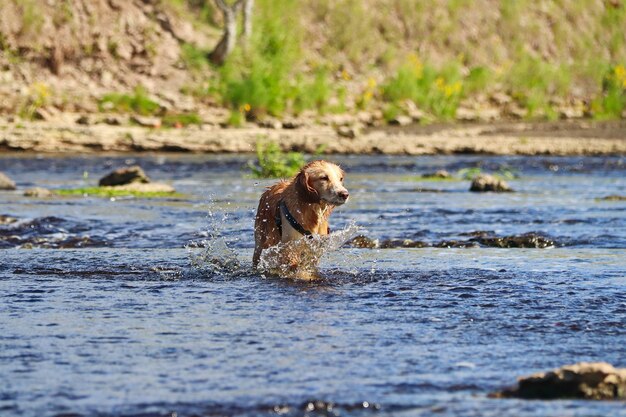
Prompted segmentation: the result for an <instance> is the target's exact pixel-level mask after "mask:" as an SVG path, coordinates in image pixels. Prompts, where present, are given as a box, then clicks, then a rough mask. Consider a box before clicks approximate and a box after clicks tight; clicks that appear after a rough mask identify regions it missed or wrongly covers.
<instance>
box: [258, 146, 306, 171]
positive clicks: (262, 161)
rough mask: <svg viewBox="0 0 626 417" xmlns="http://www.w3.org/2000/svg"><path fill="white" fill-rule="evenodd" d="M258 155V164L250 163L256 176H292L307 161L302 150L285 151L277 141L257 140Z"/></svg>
mask: <svg viewBox="0 0 626 417" xmlns="http://www.w3.org/2000/svg"><path fill="white" fill-rule="evenodd" d="M256 156H257V161H256V164H252V163H249V164H248V168H249V169H250V170H251V171H252V175H253V176H254V177H256V178H288V177H292V176H294V175H295V174H296V173H297V172H298V170H299V169H300V168H301V167H302V166H303V165H304V164H305V163H306V160H305V158H304V155H303V154H302V153H301V152H283V151H281V149H280V147H279V146H278V144H276V143H275V142H269V143H265V142H262V141H259V142H257V144H256Z"/></svg>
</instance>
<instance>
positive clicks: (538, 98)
mask: <svg viewBox="0 0 626 417" xmlns="http://www.w3.org/2000/svg"><path fill="white" fill-rule="evenodd" d="M503 82H504V84H505V86H506V87H507V89H508V90H509V91H510V93H511V96H512V97H513V98H514V99H515V100H517V102H518V103H519V104H520V105H521V106H522V107H524V108H526V110H528V117H534V116H538V115H542V113H543V115H544V116H548V117H549V116H550V115H552V116H556V113H555V112H554V111H553V110H552V107H551V104H550V99H551V98H553V97H565V96H567V95H568V94H569V92H570V89H571V84H572V71H571V68H570V66H568V65H564V64H563V65H561V64H552V63H549V62H546V61H543V60H540V59H537V58H532V57H530V56H524V57H523V58H522V59H521V60H520V61H519V62H517V63H516V64H515V65H513V66H511V67H510V68H509V69H508V71H507V72H506V74H505V75H504V80H503Z"/></svg>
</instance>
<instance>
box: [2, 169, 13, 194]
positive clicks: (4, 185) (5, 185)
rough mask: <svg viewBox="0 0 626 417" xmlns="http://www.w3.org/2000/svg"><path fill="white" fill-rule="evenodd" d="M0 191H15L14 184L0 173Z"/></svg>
mask: <svg viewBox="0 0 626 417" xmlns="http://www.w3.org/2000/svg"><path fill="white" fill-rule="evenodd" d="M0 190H15V182H13V180H12V179H11V178H9V177H7V176H6V175H5V174H4V173H2V172H0Z"/></svg>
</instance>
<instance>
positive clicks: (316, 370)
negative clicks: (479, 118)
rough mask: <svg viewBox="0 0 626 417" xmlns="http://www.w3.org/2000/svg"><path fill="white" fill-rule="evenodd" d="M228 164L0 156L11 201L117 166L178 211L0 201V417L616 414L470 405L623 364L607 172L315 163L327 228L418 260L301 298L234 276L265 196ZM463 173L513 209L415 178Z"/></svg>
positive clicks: (438, 160)
mask: <svg viewBox="0 0 626 417" xmlns="http://www.w3.org/2000/svg"><path fill="white" fill-rule="evenodd" d="M247 159H248V157H245V156H224V155H223V156H174V155H160V156H128V157H119V156H117V157H114V156H111V157H85V158H82V157H58V158H56V157H36V156H29V155H24V156H15V155H11V156H6V155H5V156H2V157H0V171H4V172H5V173H7V174H8V175H9V176H11V177H12V178H13V179H14V180H15V181H16V182H17V183H18V186H19V187H20V188H22V189H23V188H25V187H30V186H35V185H37V186H44V187H48V188H51V189H54V188H70V187H80V186H84V185H85V184H92V183H94V182H95V180H96V179H97V178H99V177H100V176H102V175H103V174H105V173H107V172H108V171H110V170H111V169H112V168H115V167H118V166H120V165H125V164H134V163H138V164H140V165H141V166H142V167H143V168H144V169H145V170H146V171H147V173H148V174H149V175H150V176H151V177H152V178H153V179H154V180H159V181H165V182H169V183H171V184H173V185H174V186H175V187H176V188H177V190H178V191H179V192H180V193H182V195H181V196H177V197H175V198H165V199H154V200H146V199H131V198H117V199H103V198H95V197H65V198H60V197H56V198H50V199H33V198H28V197H23V196H22V195H21V192H19V191H17V192H0V216H2V215H4V216H5V217H0V220H2V223H5V224H0V380H1V381H2V382H1V383H0V415H11V416H16V415H23V416H61V415H64V416H68V415H72V416H91V415H98V416H142V417H146V416H171V415H174V414H176V415H178V416H192V415H196V416H278V415H285V416H304V415H306V416H329V415H330V416H334V415H341V416H370V415H371V416H431V415H440V416H537V415H542V416H555V417H556V416H624V415H626V411H625V410H626V408H625V405H624V403H623V402H592V401H521V400H498V399H491V398H488V396H487V395H488V394H489V393H490V392H493V391H495V390H498V389H501V388H503V387H506V386H510V385H512V384H514V383H515V380H516V378H517V377H518V376H522V375H527V374H530V373H533V372H537V371H543V370H548V369H551V368H554V367H557V366H561V365H564V364H569V363H574V362H579V361H607V362H610V363H612V364H613V365H615V366H620V367H625V366H626V343H625V342H626V256H625V255H626V202H624V201H604V200H602V198H603V197H605V196H608V195H626V175H625V174H626V160H625V159H624V158H620V157H580V158H574V157H478V156H445V157H385V156H372V157H362V156H359V157H356V156H342V157H333V158H331V159H333V160H334V161H336V162H339V163H341V164H342V166H343V167H344V168H345V170H346V171H347V172H348V175H347V180H346V185H347V187H348V189H349V190H350V192H351V199H350V201H349V202H348V203H347V204H346V205H345V206H343V207H341V208H339V209H338V210H336V211H335V212H334V213H333V216H332V218H331V226H332V229H333V230H338V231H341V230H342V229H346V228H349V227H351V226H349V225H350V224H353V223H354V224H356V225H357V226H359V227H360V228H361V230H360V231H359V233H360V234H363V235H366V236H368V237H370V238H373V239H378V240H379V241H382V240H386V239H411V240H412V241H419V242H422V244H423V245H424V246H427V247H425V248H395V249H358V248H352V247H343V248H341V249H339V250H337V251H334V252H330V253H327V254H326V255H325V256H324V258H323V260H322V264H321V271H322V275H323V277H324V278H323V279H322V280H320V281H318V282H314V283H303V282H294V281H291V280H286V279H280V278H272V277H265V276H261V275H260V274H258V273H256V272H254V271H252V270H251V269H250V264H251V261H250V259H251V254H252V249H253V238H252V233H253V232H252V226H253V218H254V210H255V209H256V203H257V201H258V197H259V195H260V194H261V192H262V191H263V187H264V186H266V185H268V184H270V183H271V181H266V180H263V181H259V180H255V179H252V178H249V177H247V175H246V171H245V164H246V162H247ZM468 167H480V168H481V169H482V170H484V171H492V172H493V171H498V170H500V171H502V170H505V171H506V172H509V173H514V174H515V175H516V176H517V178H515V179H513V180H511V181H510V184H511V185H512V187H513V188H514V189H515V190H516V192H515V193H503V194H475V193H470V192H468V191H467V190H468V188H469V182H467V181H444V182H433V181H420V180H418V178H417V176H418V175H419V174H423V173H427V172H433V171H435V170H437V169H447V170H448V171H450V172H456V171H458V170H460V169H463V168H468ZM6 216H8V217H10V218H11V219H9V218H7V217H6ZM475 232H481V233H486V234H488V235H490V236H496V237H505V236H518V235H523V234H525V233H530V232H533V233H536V234H537V235H539V236H542V237H544V238H546V239H547V240H548V241H550V242H554V244H553V245H552V244H550V245H548V246H549V247H548V248H544V249H539V248H525V249H523V248H496V247H489V246H488V245H485V244H483V243H482V242H476V241H475V240H472V236H475V235H476V234H477V233H475ZM447 242H457V243H458V242H461V244H460V245H459V244H456V245H455V244H453V243H451V244H448V243H447ZM446 246H467V247H452V248H448V247H446Z"/></svg>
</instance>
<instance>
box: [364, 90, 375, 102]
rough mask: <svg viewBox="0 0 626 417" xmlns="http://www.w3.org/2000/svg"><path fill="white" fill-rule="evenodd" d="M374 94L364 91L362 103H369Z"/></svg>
mask: <svg viewBox="0 0 626 417" xmlns="http://www.w3.org/2000/svg"><path fill="white" fill-rule="evenodd" d="M373 95H374V94H373V93H372V92H371V91H369V90H368V91H366V92H365V94H363V100H364V101H370V100H371V99H372V96H373Z"/></svg>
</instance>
